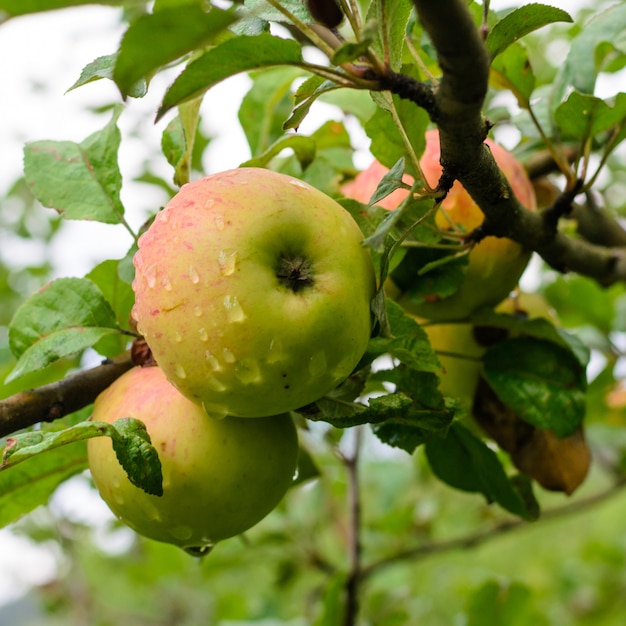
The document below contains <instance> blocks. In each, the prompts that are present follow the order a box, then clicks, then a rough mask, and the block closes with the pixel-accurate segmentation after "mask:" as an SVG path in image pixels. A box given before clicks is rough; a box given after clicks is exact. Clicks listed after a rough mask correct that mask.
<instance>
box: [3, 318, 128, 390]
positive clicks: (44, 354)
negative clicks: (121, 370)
mask: <svg viewBox="0 0 626 626" xmlns="http://www.w3.org/2000/svg"><path fill="white" fill-rule="evenodd" d="M118 333H119V330H118V329H116V328H95V327H92V328H85V327H82V328H62V329H60V330H56V331H52V332H51V333H50V334H49V335H47V336H45V337H41V338H40V339H39V340H38V341H37V342H36V343H35V344H33V345H32V346H30V348H28V349H27V350H26V351H24V353H23V354H22V355H21V356H20V358H19V359H18V360H17V363H16V365H15V367H14V368H13V370H12V372H11V373H10V374H9V376H7V378H6V382H10V381H12V380H15V379H16V378H19V377H20V376H23V375H24V374H29V373H31V372H36V371H37V370H40V369H42V368H44V367H46V366H48V365H50V364H51V363H54V361H57V360H58V359H62V358H63V357H66V356H71V355H73V354H77V353H78V352H82V351H83V350H85V349H86V348H90V347H92V346H95V345H96V344H97V343H98V342H99V341H101V340H102V339H104V338H105V337H107V336H110V335H116V334H118ZM116 352H119V350H117V351H116Z"/></svg>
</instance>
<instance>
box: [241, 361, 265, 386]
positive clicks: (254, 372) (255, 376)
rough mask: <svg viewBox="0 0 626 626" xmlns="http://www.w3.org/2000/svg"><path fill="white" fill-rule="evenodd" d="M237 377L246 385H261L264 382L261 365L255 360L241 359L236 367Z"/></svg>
mask: <svg viewBox="0 0 626 626" xmlns="http://www.w3.org/2000/svg"><path fill="white" fill-rule="evenodd" d="M235 376H237V378H238V379H239V380H240V381H241V382H242V383H243V384H244V385H249V384H251V383H260V382H261V380H263V377H262V376H261V370H260V368H259V364H258V362H257V361H256V360H255V359H241V360H240V361H237V364H236V365H235Z"/></svg>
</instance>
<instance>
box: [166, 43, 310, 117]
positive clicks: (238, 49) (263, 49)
mask: <svg viewBox="0 0 626 626" xmlns="http://www.w3.org/2000/svg"><path fill="white" fill-rule="evenodd" d="M301 62H302V56H301V51H300V46H299V45H298V44H297V43H296V42H295V41H292V40H289V39H281V38H280V37H274V36H273V35H270V34H267V33H263V34H261V35H256V36H241V37H237V38H235V39H229V40H226V41H224V42H223V43H221V44H219V45H218V46H215V47H214V48H211V49H210V50H209V51H208V52H206V53H205V54H203V55H202V56H201V57H199V58H198V59H196V60H194V61H193V62H191V63H190V64H189V65H188V66H187V68H186V69H185V70H184V71H183V73H182V74H181V75H180V76H179V77H178V78H177V79H176V80H175V81H174V83H173V84H172V86H171V87H170V88H169V89H168V90H167V92H166V94H165V97H164V98H163V103H162V104H161V107H160V108H159V112H158V113H157V121H158V120H159V119H160V118H161V117H163V115H165V113H167V111H169V110H170V109H171V108H172V107H174V106H176V105H177V104H181V103H182V102H186V101H187V100H190V99H191V98H195V97H197V96H199V95H201V94H203V93H205V92H206V91H207V90H208V89H210V88H211V87H212V86H213V85H216V84H217V83H219V82H220V81H222V80H224V79H225V78H228V77H229V76H234V75H235V74H239V73H240V72H247V71H250V70H254V69H258V68H261V67H272V66H275V65H298V64H299V63H301Z"/></svg>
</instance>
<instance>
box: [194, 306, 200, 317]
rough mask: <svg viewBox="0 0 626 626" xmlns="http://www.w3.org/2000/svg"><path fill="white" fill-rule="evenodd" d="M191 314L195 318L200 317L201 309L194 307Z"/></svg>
mask: <svg viewBox="0 0 626 626" xmlns="http://www.w3.org/2000/svg"><path fill="white" fill-rule="evenodd" d="M193 314H194V315H195V316H196V317H202V307H199V306H196V307H194V309H193Z"/></svg>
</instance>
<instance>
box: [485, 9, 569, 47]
mask: <svg viewBox="0 0 626 626" xmlns="http://www.w3.org/2000/svg"><path fill="white" fill-rule="evenodd" d="M572 21H573V20H572V18H571V17H570V15H569V14H568V13H566V12H565V11H563V10H562V9H557V8H555V7H551V6H547V5H545V4H538V3H532V4H527V5H525V6H523V7H519V8H517V9H514V10H513V11H511V12H510V13H509V14H508V15H506V16H505V17H503V18H502V19H501V20H500V21H499V22H498V23H497V24H496V25H495V26H494V27H493V28H492V29H491V31H490V32H489V35H488V36H487V41H486V42H485V43H486V45H487V50H489V53H490V55H491V58H494V57H496V56H497V55H498V54H500V53H501V52H504V50H506V49H507V48H508V47H509V46H510V45H511V44H512V43H515V42H516V41H517V40H518V39H520V38H521V37H524V35H528V33H532V32H533V31H534V30H537V29H538V28H542V27H543V26H547V25H548V24H553V23H554V22H572Z"/></svg>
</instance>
